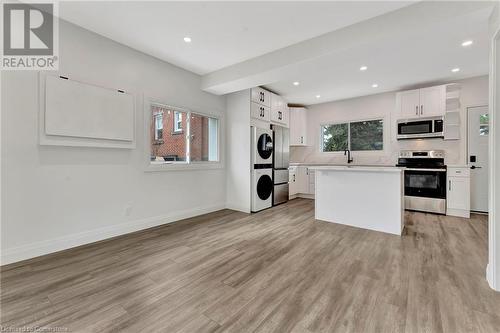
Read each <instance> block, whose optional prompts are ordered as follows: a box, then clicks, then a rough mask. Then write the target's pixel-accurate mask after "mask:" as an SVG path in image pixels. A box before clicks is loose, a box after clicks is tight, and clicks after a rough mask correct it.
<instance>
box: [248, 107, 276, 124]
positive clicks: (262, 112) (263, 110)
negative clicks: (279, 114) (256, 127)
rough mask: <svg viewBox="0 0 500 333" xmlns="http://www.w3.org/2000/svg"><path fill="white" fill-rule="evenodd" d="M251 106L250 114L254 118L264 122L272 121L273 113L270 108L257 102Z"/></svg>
mask: <svg viewBox="0 0 500 333" xmlns="http://www.w3.org/2000/svg"><path fill="white" fill-rule="evenodd" d="M250 104H251V106H250V114H251V116H252V117H253V118H255V119H260V120H263V121H269V120H271V111H270V109H269V108H268V107H266V106H264V105H262V104H257V103H255V102H251V103H250Z"/></svg>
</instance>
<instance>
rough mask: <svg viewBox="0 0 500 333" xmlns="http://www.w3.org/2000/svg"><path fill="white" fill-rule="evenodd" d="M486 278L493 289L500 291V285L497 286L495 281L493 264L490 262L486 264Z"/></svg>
mask: <svg viewBox="0 0 500 333" xmlns="http://www.w3.org/2000/svg"><path fill="white" fill-rule="evenodd" d="M486 280H487V281H488V284H489V285H490V288H491V289H493V290H496V291H498V292H500V286H497V285H496V283H495V279H494V276H493V270H492V266H491V265H490V264H488V265H486Z"/></svg>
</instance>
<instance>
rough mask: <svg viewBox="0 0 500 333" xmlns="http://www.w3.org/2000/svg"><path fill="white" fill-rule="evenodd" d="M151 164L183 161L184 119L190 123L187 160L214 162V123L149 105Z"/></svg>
mask: <svg viewBox="0 0 500 333" xmlns="http://www.w3.org/2000/svg"><path fill="white" fill-rule="evenodd" d="M151 111H152V122H151V129H150V131H151V136H150V137H151V160H155V161H161V160H164V161H186V160H187V159H186V152H187V149H186V148H187V147H186V145H187V142H188V141H187V135H188V133H187V119H188V116H190V117H191V119H190V140H189V142H190V156H191V158H190V160H191V161H217V160H218V157H217V144H218V142H217V141H218V138H217V130H218V120H217V119H216V118H211V117H207V116H203V115H198V114H196V113H193V112H189V113H188V112H186V111H181V110H172V109H169V108H168V107H164V106H157V105H153V106H152V108H151Z"/></svg>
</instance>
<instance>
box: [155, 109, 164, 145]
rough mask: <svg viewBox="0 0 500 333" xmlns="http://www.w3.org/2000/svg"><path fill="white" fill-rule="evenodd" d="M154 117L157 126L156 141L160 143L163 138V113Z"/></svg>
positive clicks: (158, 113)
mask: <svg viewBox="0 0 500 333" xmlns="http://www.w3.org/2000/svg"><path fill="white" fill-rule="evenodd" d="M153 117H154V118H153V119H154V124H155V132H154V137H155V141H158V140H161V139H162V138H163V112H162V111H160V112H157V113H155V114H154V115H153Z"/></svg>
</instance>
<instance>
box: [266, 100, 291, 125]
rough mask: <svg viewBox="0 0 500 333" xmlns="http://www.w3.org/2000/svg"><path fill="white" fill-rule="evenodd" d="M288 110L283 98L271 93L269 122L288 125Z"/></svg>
mask: <svg viewBox="0 0 500 333" xmlns="http://www.w3.org/2000/svg"><path fill="white" fill-rule="evenodd" d="M289 112H290V111H289V109H288V104H287V103H286V101H285V99H284V98H283V97H281V96H278V95H276V94H273V93H271V122H272V123H275V124H279V125H282V126H284V127H288V126H289V122H290V121H289V118H290V116H289Z"/></svg>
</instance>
